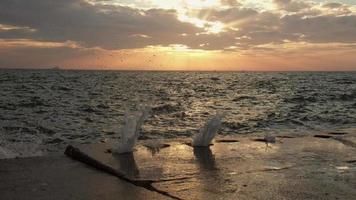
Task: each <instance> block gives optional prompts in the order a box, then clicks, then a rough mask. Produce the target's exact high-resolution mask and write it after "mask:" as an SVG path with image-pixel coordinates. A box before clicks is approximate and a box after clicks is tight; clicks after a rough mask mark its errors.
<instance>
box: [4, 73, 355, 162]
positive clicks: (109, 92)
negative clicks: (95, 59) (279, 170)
mask: <svg viewBox="0 0 356 200" xmlns="http://www.w3.org/2000/svg"><path fill="white" fill-rule="evenodd" d="M142 106H149V107H151V112H150V115H149V117H148V119H147V120H146V121H145V123H144V125H143V127H142V131H141V134H140V138H139V139H140V140H148V139H176V138H191V137H192V136H193V135H194V134H196V133H198V131H199V129H200V127H202V126H203V125H204V123H205V122H206V121H207V120H208V119H209V118H211V117H212V116H214V115H216V114H217V113H225V114H226V116H225V118H224V119H223V123H222V127H221V129H220V131H219V134H220V135H223V136H230V135H239V134H243V135H249V134H255V135H261V136H263V135H265V134H273V135H278V134H282V133H283V134H284V133H288V134H296V135H297V134H314V133H324V132H325V133H328V132H345V131H346V132H347V131H354V130H356V72H154V71H79V70H19V69H16V70H11V69H0V158H10V157H28V156H45V155H51V154H56V153H59V152H62V151H63V149H64V148H65V146H66V145H68V144H88V143H98V142H105V141H107V140H117V139H118V138H119V137H120V132H121V128H122V127H123V123H124V118H125V112H129V111H133V110H139V109H140V108H142Z"/></svg>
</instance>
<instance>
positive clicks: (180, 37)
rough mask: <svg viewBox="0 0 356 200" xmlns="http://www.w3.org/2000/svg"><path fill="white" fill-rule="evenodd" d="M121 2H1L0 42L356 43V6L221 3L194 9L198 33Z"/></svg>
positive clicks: (167, 14)
mask: <svg viewBox="0 0 356 200" xmlns="http://www.w3.org/2000/svg"><path fill="white" fill-rule="evenodd" d="M94 2H95V3H94ZM113 2H114V1H103V0H100V1H93V0H91V1H87V0H61V1H48V0H36V1H26V0H1V1H0V10H1V12H0V38H2V39H3V40H16V39H17V40H20V39H27V40H33V41H38V42H53V43H67V42H68V41H71V42H73V43H75V44H76V46H77V47H78V48H79V47H80V48H94V47H97V48H102V49H107V50H120V49H137V48H144V47H147V46H169V45H172V44H181V45H185V46H187V47H188V48H191V49H204V50H229V51H231V50H235V51H241V50H248V49H253V48H254V47H255V46H258V45H263V44H270V43H273V44H283V43H288V42H308V43H333V42H340V43H353V42H355V41H356V15H355V11H354V10H355V9H354V6H351V5H346V4H340V3H324V4H318V3H311V2H310V1H297V0H273V2H274V4H275V5H276V7H277V10H264V11H259V10H257V9H254V8H251V7H246V6H245V5H246V2H247V1H236V0H221V1H220V3H221V4H222V5H223V6H222V7H204V8H194V9H188V8H187V9H188V10H186V11H187V13H186V14H187V15H189V17H193V18H194V19H197V20H201V21H204V22H206V23H205V24H203V25H202V26H198V25H197V24H194V23H193V22H194V20H191V21H189V20H188V21H186V22H184V21H182V20H180V19H179V17H178V16H179V15H180V14H182V13H181V10H176V9H163V8H149V9H143V8H138V7H134V6H133V7H129V6H122V5H121V4H117V3H115V4H114V3H113ZM115 2H116V1H115ZM134 2H136V1H134ZM248 2H251V1H248ZM147 4H150V3H149V2H148V3H147ZM150 5H153V3H152V2H151V4H150ZM214 5H215V4H214ZM214 23H217V24H218V23H221V24H223V27H222V31H221V32H219V31H216V32H214V31H211V32H207V31H206V30H207V26H212V24H214ZM209 24H210V25H209Z"/></svg>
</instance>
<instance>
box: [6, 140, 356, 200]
mask: <svg viewBox="0 0 356 200" xmlns="http://www.w3.org/2000/svg"><path fill="white" fill-rule="evenodd" d="M326 135H331V136H332V137H330V138H323V137H314V136H313V135H312V136H300V137H294V136H293V137H292V136H288V135H285V136H283V137H282V136H281V137H277V138H276V143H274V144H266V143H264V142H261V141H263V140H256V139H260V138H259V137H258V136H237V137H229V138H222V137H220V138H218V139H217V141H219V142H215V143H214V145H212V146H210V147H209V148H193V147H191V146H189V145H187V144H185V143H187V141H186V140H174V141H172V140H154V141H144V142H141V143H140V144H139V145H138V146H137V148H136V150H135V152H133V153H132V154H122V155H115V154H112V153H110V151H108V149H109V148H110V146H111V144H110V142H109V143H105V144H95V145H86V146H80V149H81V150H83V151H84V152H86V153H87V154H88V155H90V156H92V157H94V158H96V159H97V160H100V161H102V162H104V163H105V164H107V165H109V166H111V167H114V168H116V169H118V170H120V171H122V172H123V173H125V174H126V176H127V177H130V178H131V179H145V180H146V179H150V180H155V181H157V182H156V183H154V187H156V188H158V189H160V190H163V191H166V192H168V193H169V194H171V195H174V196H177V197H179V198H181V199H212V200H213V199H214V200H215V199H354V198H355V196H356V162H354V161H355V160H356V148H355V146H354V144H355V134H352V133H349V134H342V135H341V134H339V135H335V134H326ZM181 178H184V179H181ZM167 179H168V180H170V181H167ZM0 180H1V181H0V194H1V196H0V199H30V200H31V199H36V200H37V199H169V197H167V196H164V195H161V194H158V193H156V192H152V191H149V190H146V189H144V188H140V187H136V186H134V185H131V184H129V183H127V182H125V181H122V180H120V179H118V178H116V177H113V176H111V175H108V174H105V173H103V172H100V171H98V170H96V169H93V168H91V167H89V166H86V165H84V164H82V163H80V162H77V161H75V160H72V159H70V158H67V157H65V156H62V155H61V156H52V157H37V158H22V159H8V160H0ZM160 180H166V181H160Z"/></svg>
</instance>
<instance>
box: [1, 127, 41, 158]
mask: <svg viewBox="0 0 356 200" xmlns="http://www.w3.org/2000/svg"><path fill="white" fill-rule="evenodd" d="M0 132H1V131H0ZM21 132H22V131H20V133H21ZM22 135H23V137H22V138H20V139H18V142H16V143H10V142H8V139H6V138H5V136H4V135H0V159H10V158H16V157H36V156H42V155H43V152H42V151H41V149H40V144H41V142H42V140H41V139H40V138H38V137H35V136H32V135H26V134H22Z"/></svg>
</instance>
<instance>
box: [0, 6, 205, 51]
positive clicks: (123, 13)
mask: <svg viewBox="0 0 356 200" xmlns="http://www.w3.org/2000/svg"><path fill="white" fill-rule="evenodd" d="M0 10H1V12H0V24H7V25H13V26H27V27H31V28H33V29H36V30H37V31H36V32H33V33H32V34H31V35H28V34H23V35H21V33H16V36H17V37H24V38H28V37H31V38H32V39H39V40H50V41H67V40H72V41H76V42H78V43H81V44H82V45H83V46H86V47H94V46H98V47H102V48H107V49H119V48H136V47H143V46H146V45H156V44H162V45H164V44H171V43H175V42H178V41H179V38H180V35H181V34H183V33H186V34H194V33H197V32H201V31H202V30H201V29H199V28H197V27H195V26H193V25H192V24H189V23H184V22H180V21H178V20H177V17H176V12H175V11H174V10H162V9H151V10H146V11H143V10H138V9H133V8H129V7H121V6H93V5H91V4H88V3H87V2H85V1H82V0H61V1H54V0H36V1H25V0H1V1H0ZM135 34H136V35H137V34H141V35H147V36H149V38H151V39H147V38H141V39H137V38H136V39H134V38H133V37H132V36H133V35H135ZM1 37H2V38H13V37H15V36H14V34H12V33H11V32H7V33H6V32H3V33H2V34H1Z"/></svg>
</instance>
